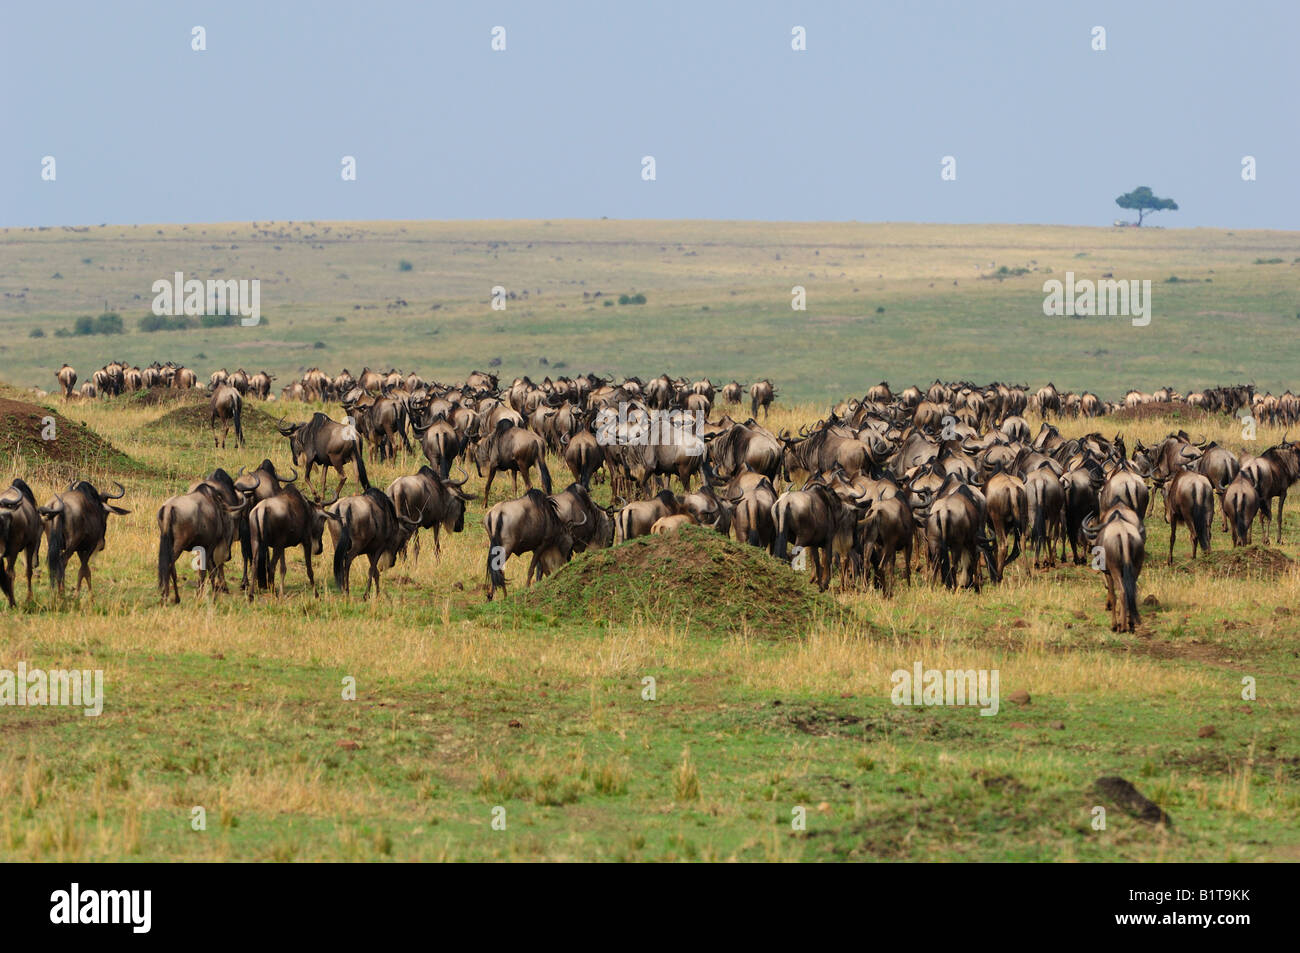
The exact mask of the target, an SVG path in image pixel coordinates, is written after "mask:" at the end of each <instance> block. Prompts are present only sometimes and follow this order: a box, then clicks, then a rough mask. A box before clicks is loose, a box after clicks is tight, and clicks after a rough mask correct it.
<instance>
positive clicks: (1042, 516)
mask: <svg viewBox="0 0 1300 953" xmlns="http://www.w3.org/2000/svg"><path fill="white" fill-rule="evenodd" d="M1033 494H1034V498H1033V500H1032V502H1033V503H1034V525H1033V526H1031V527H1030V528H1029V541H1030V542H1031V543H1034V544H1035V545H1037V544H1039V543H1042V542H1044V541H1045V540H1046V539H1047V507H1046V506H1045V505H1044V503H1045V501H1044V500H1043V493H1042V491H1041V490H1040V489H1038V488H1035V489H1034V491H1033Z"/></svg>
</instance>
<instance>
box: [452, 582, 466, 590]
mask: <svg viewBox="0 0 1300 953" xmlns="http://www.w3.org/2000/svg"><path fill="white" fill-rule="evenodd" d="M452 588H453V589H456V590H459V591H460V592H464V591H465V584H464V583H463V582H457V583H453V584H452Z"/></svg>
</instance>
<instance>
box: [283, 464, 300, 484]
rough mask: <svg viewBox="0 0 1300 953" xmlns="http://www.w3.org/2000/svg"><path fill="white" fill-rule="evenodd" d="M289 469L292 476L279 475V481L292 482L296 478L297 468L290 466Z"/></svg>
mask: <svg viewBox="0 0 1300 953" xmlns="http://www.w3.org/2000/svg"><path fill="white" fill-rule="evenodd" d="M289 469H290V470H292V471H293V476H291V477H280V482H281V483H293V482H294V481H295V480H297V479H298V468H297V467H290V468H289Z"/></svg>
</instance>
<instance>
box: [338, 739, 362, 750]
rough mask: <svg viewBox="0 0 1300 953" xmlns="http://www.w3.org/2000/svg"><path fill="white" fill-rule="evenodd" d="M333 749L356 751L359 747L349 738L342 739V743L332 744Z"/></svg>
mask: <svg viewBox="0 0 1300 953" xmlns="http://www.w3.org/2000/svg"><path fill="white" fill-rule="evenodd" d="M334 747H336V748H342V749H343V750H344V751H356V750H357V749H358V748H360V747H361V745H359V744H357V743H356V742H355V741H353V740H352V739H351V738H344V739H343V740H342V741H336V742H334Z"/></svg>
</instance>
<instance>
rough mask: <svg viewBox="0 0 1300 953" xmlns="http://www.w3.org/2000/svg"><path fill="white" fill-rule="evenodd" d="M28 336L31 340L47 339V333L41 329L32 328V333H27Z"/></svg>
mask: <svg viewBox="0 0 1300 953" xmlns="http://www.w3.org/2000/svg"><path fill="white" fill-rule="evenodd" d="M27 336H28V337H29V338H43V337H45V332H44V331H43V330H41V329H40V328H32V329H31V330H30V331H28V332H27Z"/></svg>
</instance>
